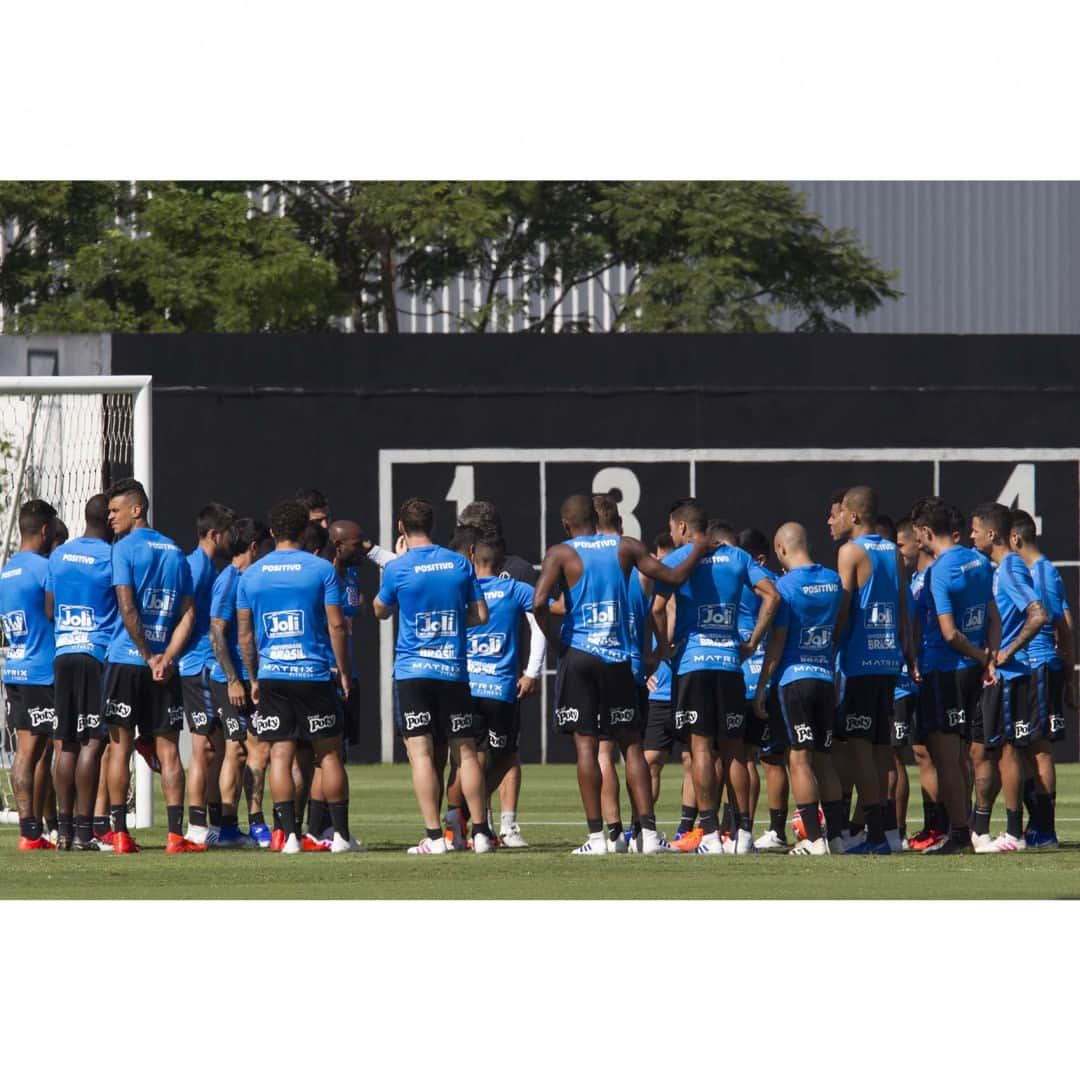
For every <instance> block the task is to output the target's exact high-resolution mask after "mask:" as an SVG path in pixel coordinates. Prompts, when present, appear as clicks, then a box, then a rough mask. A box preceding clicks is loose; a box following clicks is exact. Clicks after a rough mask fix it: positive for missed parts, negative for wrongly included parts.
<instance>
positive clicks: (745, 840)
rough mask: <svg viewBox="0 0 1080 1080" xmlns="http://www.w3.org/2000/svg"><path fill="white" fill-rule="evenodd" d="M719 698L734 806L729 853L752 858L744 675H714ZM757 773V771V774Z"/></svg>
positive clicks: (720, 742) (721, 745)
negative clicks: (750, 855)
mask: <svg viewBox="0 0 1080 1080" xmlns="http://www.w3.org/2000/svg"><path fill="white" fill-rule="evenodd" d="M713 686H714V693H715V695H716V715H717V734H718V737H717V743H716V745H717V752H718V756H719V757H720V759H721V760H722V761H723V763H724V764H723V774H724V777H725V779H726V781H727V788H728V798H729V801H730V805H731V813H732V819H733V820H732V823H731V839H730V841H729V842H728V845H727V846H726V847H725V851H727V852H728V853H729V854H733V855H749V854H751V853H752V852H753V850H754V835H753V815H752V813H751V810H750V766H749V762H748V755H747V746H746V683H745V681H744V679H743V674H742V672H741V671H717V672H714V673H713ZM755 773H756V770H755Z"/></svg>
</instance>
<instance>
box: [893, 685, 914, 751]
mask: <svg viewBox="0 0 1080 1080" xmlns="http://www.w3.org/2000/svg"><path fill="white" fill-rule="evenodd" d="M918 708H919V695H918V694H904V696H903V697H898V698H896V699H895V700H894V701H893V715H892V739H891V744H892V746H893V747H894V748H899V747H901V746H910V745H911V738H912V735H913V734H914V733H915V730H916V728H917V727H918V718H917V715H916V714H917V712H918Z"/></svg>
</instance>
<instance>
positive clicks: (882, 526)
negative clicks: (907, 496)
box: [877, 514, 896, 544]
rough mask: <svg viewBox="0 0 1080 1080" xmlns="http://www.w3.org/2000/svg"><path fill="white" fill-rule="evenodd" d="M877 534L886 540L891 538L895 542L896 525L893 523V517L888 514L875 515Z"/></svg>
mask: <svg viewBox="0 0 1080 1080" xmlns="http://www.w3.org/2000/svg"><path fill="white" fill-rule="evenodd" d="M877 534H878V536H882V537H884V538H885V539H886V540H891V541H892V542H893V543H894V544H895V543H896V526H895V525H894V524H893V519H892V518H891V517H889V515H888V514H878V517H877Z"/></svg>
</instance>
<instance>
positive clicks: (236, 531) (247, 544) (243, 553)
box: [229, 518, 272, 565]
mask: <svg viewBox="0 0 1080 1080" xmlns="http://www.w3.org/2000/svg"><path fill="white" fill-rule="evenodd" d="M270 540H271V537H270V530H269V529H268V528H267V527H266V526H265V525H264V524H263V523H262V522H261V521H256V520H255V519H254V518H237V519H236V521H234V522H233V525H232V528H231V529H230V530H229V558H230V559H245V561H246V562H247V564H248V565H250V564H251V563H253V562H254V561H255V560H256V559H258V558H259V557H260V556H261V555H265V554H266V551H267V550H269V548H270V547H272V544H270V543H269V541H270Z"/></svg>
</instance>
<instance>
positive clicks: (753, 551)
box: [739, 528, 769, 559]
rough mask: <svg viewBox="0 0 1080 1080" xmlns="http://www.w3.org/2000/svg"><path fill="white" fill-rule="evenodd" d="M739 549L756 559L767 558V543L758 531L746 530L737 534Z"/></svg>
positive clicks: (762, 534)
mask: <svg viewBox="0 0 1080 1080" xmlns="http://www.w3.org/2000/svg"><path fill="white" fill-rule="evenodd" d="M739 547H741V548H742V549H743V551H745V552H746V553H747V555H753V556H754V558H755V559H756V558H757V557H758V556H759V555H764V556H766V557H768V554H769V541H768V539H767V538H766V536H765V534H764V533H763V532H762V531H761V530H760V529H754V528H748V529H743V531H742V532H741V533H739Z"/></svg>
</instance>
